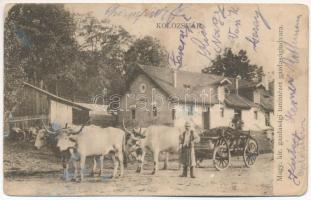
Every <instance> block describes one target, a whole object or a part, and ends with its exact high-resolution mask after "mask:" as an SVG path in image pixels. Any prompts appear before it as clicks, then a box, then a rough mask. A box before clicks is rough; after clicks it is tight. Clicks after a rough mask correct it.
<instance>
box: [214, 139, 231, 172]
mask: <svg viewBox="0 0 311 200" xmlns="http://www.w3.org/2000/svg"><path fill="white" fill-rule="evenodd" d="M213 161H214V166H215V168H216V169H217V170H220V171H221V170H225V169H227V168H228V167H229V165H230V150H229V145H228V143H227V141H226V140H225V138H223V137H221V138H220V139H219V142H218V143H217V145H216V146H215V148H214V152H213Z"/></svg>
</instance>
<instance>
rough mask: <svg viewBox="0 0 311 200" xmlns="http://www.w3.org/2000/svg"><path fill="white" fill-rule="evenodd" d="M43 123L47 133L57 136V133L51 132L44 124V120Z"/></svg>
mask: <svg viewBox="0 0 311 200" xmlns="http://www.w3.org/2000/svg"><path fill="white" fill-rule="evenodd" d="M41 121H42V124H43V127H44V129H45V130H46V132H47V133H49V134H53V135H55V134H57V131H51V130H49V129H48V128H47V127H46V125H45V123H44V122H43V120H41Z"/></svg>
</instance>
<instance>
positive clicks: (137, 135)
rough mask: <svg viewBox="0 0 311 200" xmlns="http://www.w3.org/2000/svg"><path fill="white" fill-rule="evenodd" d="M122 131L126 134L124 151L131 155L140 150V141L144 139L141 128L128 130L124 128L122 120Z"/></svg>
mask: <svg viewBox="0 0 311 200" xmlns="http://www.w3.org/2000/svg"><path fill="white" fill-rule="evenodd" d="M123 129H124V130H125V132H126V142H125V144H126V147H125V148H126V150H127V152H128V153H129V154H132V153H134V154H135V152H136V151H137V150H138V149H140V148H141V140H142V139H144V138H145V136H144V133H143V131H142V128H133V129H132V130H128V129H127V128H126V127H125V124H124V119H123Z"/></svg>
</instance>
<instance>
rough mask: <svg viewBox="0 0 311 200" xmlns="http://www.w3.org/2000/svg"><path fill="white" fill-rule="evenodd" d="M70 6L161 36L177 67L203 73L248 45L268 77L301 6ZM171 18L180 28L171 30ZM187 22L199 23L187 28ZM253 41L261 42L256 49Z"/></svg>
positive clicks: (130, 29)
mask: <svg viewBox="0 0 311 200" xmlns="http://www.w3.org/2000/svg"><path fill="white" fill-rule="evenodd" d="M11 6H12V5H7V7H6V10H8V9H9V8H10V7H11ZM65 8H66V9H67V10H69V11H70V12H72V13H79V14H87V13H91V14H92V15H93V16H94V17H96V18H98V19H109V20H110V22H111V23H112V24H115V25H121V26H122V27H124V28H125V29H126V30H127V31H128V32H129V33H130V34H132V35H135V36H136V37H138V38H142V37H144V36H153V37H156V38H157V39H159V40H160V42H161V44H162V45H163V46H164V47H165V48H166V49H167V50H168V52H169V56H170V59H169V60H170V65H171V67H178V68H180V69H182V70H188V71H196V72H199V71H201V70H202V69H203V68H205V67H208V66H210V64H211V60H213V59H214V58H215V57H216V56H217V55H220V54H222V53H223V51H224V49H225V48H232V49H233V51H234V52H235V53H237V52H238V51H239V50H240V49H243V50H246V51H247V55H248V57H249V59H250V63H251V64H256V65H258V66H262V67H263V69H264V71H265V73H266V74H268V76H269V74H270V76H273V74H272V72H273V71H274V68H275V67H276V65H277V52H278V51H277V44H278V41H277V40H278V29H279V26H280V25H281V24H286V25H288V26H286V27H285V28H284V29H285V31H284V32H286V36H285V37H292V36H293V34H294V32H293V31H292V30H293V29H294V24H295V20H296V18H295V17H293V16H295V14H294V13H297V15H299V9H300V8H299V6H297V7H295V6H293V5H292V6H291V7H290V11H291V14H292V15H291V16H292V17H291V18H289V17H288V13H287V11H285V10H286V9H285V8H286V5H278V4H275V5H271V4H258V5H256V4H239V5H237V4H65ZM287 10H288V9H287ZM167 22H170V24H171V26H174V27H173V28H172V27H170V28H165V27H164V26H165V24H166V23H167ZM184 23H188V24H191V25H193V24H194V27H192V28H190V29H189V28H188V29H186V28H185V27H181V25H182V24H184ZM291 24H292V26H293V27H291ZM250 41H257V42H256V44H255V47H254V42H250ZM298 42H299V41H298ZM174 60H175V63H174ZM177 60H178V61H179V62H176V61H177ZM181 63H182V64H181Z"/></svg>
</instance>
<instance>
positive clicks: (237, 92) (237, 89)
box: [235, 75, 241, 95]
mask: <svg viewBox="0 0 311 200" xmlns="http://www.w3.org/2000/svg"><path fill="white" fill-rule="evenodd" d="M240 79H241V76H240V75H238V76H237V77H236V78H235V92H236V95H239V80H240Z"/></svg>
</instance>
